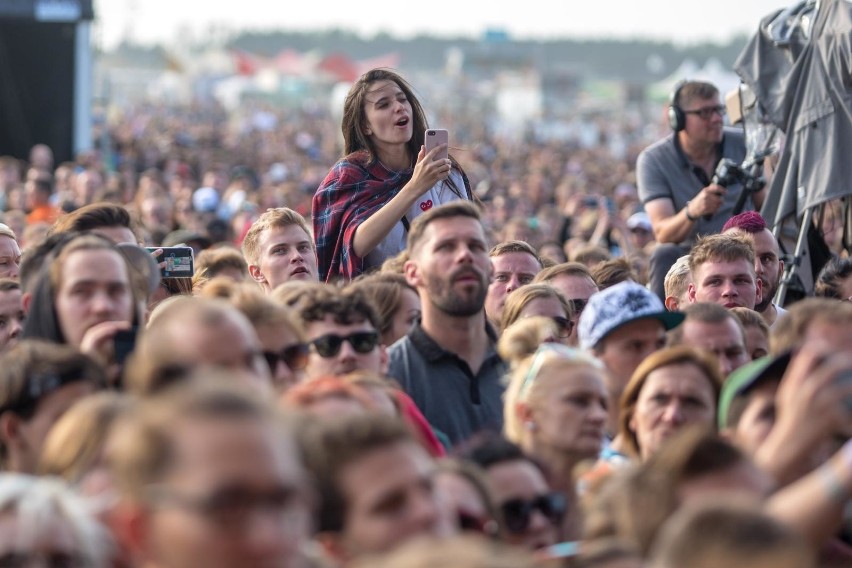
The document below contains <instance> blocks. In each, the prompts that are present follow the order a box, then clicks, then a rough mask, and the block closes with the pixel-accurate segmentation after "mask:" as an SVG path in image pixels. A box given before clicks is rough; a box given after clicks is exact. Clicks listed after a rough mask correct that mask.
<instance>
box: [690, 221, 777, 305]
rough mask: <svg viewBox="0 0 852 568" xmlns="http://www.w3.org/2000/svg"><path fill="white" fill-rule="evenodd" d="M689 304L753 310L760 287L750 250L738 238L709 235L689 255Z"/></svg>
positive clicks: (741, 238)
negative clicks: (707, 303)
mask: <svg viewBox="0 0 852 568" xmlns="http://www.w3.org/2000/svg"><path fill="white" fill-rule="evenodd" d="M689 270H690V272H691V274H692V282H691V283H690V284H689V288H688V294H689V302H690V303H692V304H694V303H696V302H710V303H713V304H720V305H722V306H724V307H725V308H736V307H742V308H748V309H750V310H753V309H754V306H755V304H757V303H759V302H760V301H761V300H762V299H763V296H762V294H761V293H762V290H763V284H762V283H761V281H760V279H758V278H757V274H756V273H755V271H754V248H753V247H752V244H751V241H750V240H749V239H748V237H744V236H742V235H732V234H724V235H709V236H706V237H703V238H701V239H699V240H698V242H697V243H695V246H694V247H692V250H691V251H690V253H689Z"/></svg>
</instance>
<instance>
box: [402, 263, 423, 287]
mask: <svg viewBox="0 0 852 568" xmlns="http://www.w3.org/2000/svg"><path fill="white" fill-rule="evenodd" d="M402 273H403V274H404V275H405V280H406V281H407V282H408V284H409V285H410V286H413V287H414V288H417V287H418V286H417V285H418V284H419V283H420V281H421V278H420V270H419V267H418V266H417V263H416V262H414V261H411V260H406V261H405V264H403V265H402Z"/></svg>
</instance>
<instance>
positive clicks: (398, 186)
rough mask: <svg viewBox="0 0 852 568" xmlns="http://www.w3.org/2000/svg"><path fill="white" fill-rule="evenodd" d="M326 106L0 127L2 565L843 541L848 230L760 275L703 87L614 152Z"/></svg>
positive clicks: (771, 259)
mask: <svg viewBox="0 0 852 568" xmlns="http://www.w3.org/2000/svg"><path fill="white" fill-rule="evenodd" d="M342 116H343V118H342V121H341V124H340V130H341V131H342V134H343V149H342V155H343V156H342V157H340V155H339V154H340V153H341V152H340V150H339V149H337V146H336V137H335V135H334V128H333V127H332V126H330V125H329V122H328V121H326V120H321V118H322V117H321V113H319V112H318V111H316V110H313V111H311V112H307V111H305V112H303V113H301V114H300V113H293V114H292V116H288V117H287V118H286V119H284V118H282V120H281V121H280V122H279V123H278V124H277V125H276V126H275V127H273V128H254V129H253V128H245V129H239V128H238V129H236V130H234V129H232V128H230V127H228V126H227V124H228V122H229V117H228V116H226V115H224V114H223V113H221V112H219V111H216V110H211V109H207V108H201V107H199V108H193V109H187V110H186V112H185V113H181V112H177V111H170V112H162V113H159V112H157V111H156V110H155V109H151V108H142V109H137V110H135V111H134V112H133V113H131V114H128V115H127V117H126V118H125V120H123V121H120V122H119V123H117V124H114V125H112V127H111V130H110V132H109V133H108V136H109V137H110V139H111V141H112V143H111V146H110V150H109V152H107V151H106V150H107V149H106V148H104V152H103V153H89V154H85V155H82V156H80V157H79V159H78V160H77V161H76V162H74V163H61V164H58V165H57V164H54V163H53V157H52V153H51V151H50V149H49V148H47V147H45V146H43V145H37V146H35V147H34V148H33V150H32V153H31V155H30V156H29V159H28V161H27V162H25V163H24V162H21V161H18V160H15V159H13V158H10V157H0V195H2V197H3V199H4V201H3V203H2V205H3V223H4V224H0V350H2V354H0V465H2V473H0V510H2V511H3V515H1V516H0V524H2V525H3V528H2V530H0V566H5V565H8V566H32V565H42V564H44V565H49V566H57V567H58V566H66V567H78V566H79V567H87V568H89V567H91V568H98V567H106V566H114V567H146V568H190V567H196V566H209V567H223V568H226V567H244V566H251V567H255V566H257V567H261V566H270V567H271V566H280V567H284V566H287V567H301V568H307V567H326V566H328V567H332V566H334V567H348V566H353V567H359V566H364V567H366V566H388V567H391V566H394V567H398V566H399V567H402V566H412V567H417V566H423V567H425V566H439V565H440V566H442V567H447V568H452V567H459V568H462V567H465V568H468V567H474V566H476V567H482V568H492V567H493V568H496V567H503V566H506V567H509V566H511V567H525V566H566V567H592V566H595V567H605V566H608V567H615V566H618V567H641V566H649V567H652V568H681V567H683V566H695V567H699V568H705V567H706V568H716V567H722V566H724V567H753V566H773V567H776V566H778V567H785V568H786V567H789V568H809V567H817V566H820V567H823V566H825V567H835V566H837V567H840V566H850V565H852V516H850V515H849V514H848V513H847V509H849V507H848V505H849V504H850V500H852V442H850V441H849V438H850V436H852V404H850V402H849V401H852V382H850V381H849V380H848V379H849V377H850V376H852V349H850V346H851V345H852V331H850V330H852V260H850V259H849V258H848V257H846V256H844V255H843V254H839V251H838V254H836V255H835V257H834V258H832V260H831V261H830V262H829V264H828V265H826V267H825V268H824V269H823V270H822V272H821V274H820V277H819V278H818V283H817V286H816V289H815V294H816V296H818V297H813V298H806V299H803V300H801V301H798V302H795V303H792V304H788V305H780V304H778V303H776V292H777V290H778V286H779V283H780V280H781V277H782V273H783V267H784V264H783V263H784V255H783V254H782V249H781V247H780V245H779V243H778V241H777V240H776V238H775V236H774V235H773V233H772V231H771V230H770V228H769V227H768V226H767V224H766V222H765V220H764V219H763V218H762V217H761V216H760V214H759V213H758V212H757V211H755V207H758V206H759V205H760V202H761V199H762V196H761V195H759V194H755V195H751V196H747V199H744V200H740V199H739V193H738V192H741V191H742V188H741V187H738V185H737V183H725V184H722V183H719V181H720V180H719V179H718V178H717V177H714V171H715V168H716V164H717V163H718V162H719V160H720V159H721V158H722V157H727V158H731V159H735V160H742V157H743V156H742V153H743V152H744V149H743V144H742V139H741V136H740V135H739V134H738V133H737V132H736V131H735V130H733V129H729V128H725V127H724V107H723V106H722V104H721V101H720V94H719V92H718V90H716V89H715V87H714V86H713V85H711V84H708V83H702V82H695V81H691V82H686V83H683V84H681V85H679V86H678V87H677V89H676V90H675V93H674V94H673V96H672V100H671V101H670V105H669V109H668V118H669V122H670V126H671V132H670V134H669V135H668V136H667V137H665V138H663V139H662V140H660V141H659V142H656V143H654V144H651V145H650V146H648V148H647V149H645V150H642V147H641V146H639V145H636V146H635V147H632V149H631V150H630V151H628V152H627V153H626V154H625V155H623V156H616V155H614V154H613V153H611V152H608V151H607V149H606V148H607V146H606V144H605V143H604V141H602V142H601V144H600V145H597V146H594V147H586V148H582V147H577V146H574V145H571V144H567V145H560V144H557V143H555V142H552V141H546V140H538V139H536V138H535V136H534V135H530V136H529V137H528V139H527V140H525V142H524V144H523V145H522V147H520V149H519V148H512V149H509V148H507V147H506V145H507V144H509V143H508V142H506V141H505V140H499V139H497V138H493V137H489V136H488V135H487V133H485V132H484V130H483V131H482V132H483V140H484V142H483V143H482V144H481V145H478V146H476V147H475V148H462V149H459V148H457V147H455V146H453V144H452V143H450V144H448V145H439V146H438V147H436V148H434V149H431V150H429V151H426V148H425V145H424V135H425V132H426V130H427V129H428V128H429V125H428V122H429V121H428V119H427V116H428V113H427V110H426V109H424V108H423V107H422V106H421V103H420V102H419V100H418V98H417V94H416V90H415V89H414V88H413V87H412V86H411V85H409V84H408V83H407V82H406V81H405V79H404V78H403V77H401V76H400V75H399V74H398V73H396V72H394V71H391V70H387V69H375V70H372V71H369V72H368V73H366V74H365V75H363V76H362V77H361V78H360V79H359V80H358V81H357V82H356V83H355V84H354V85H353V86H352V88H351V90H350V92H349V95H348V96H347V98H346V101H345V104H344V108H343V115H342ZM470 123H471V121H470V118H469V117H468V118H464V117H462V118H460V119H459V124H470ZM231 126H233V125H231ZM470 128H471V130H470V131H469V132H467V134H466V136H471V135H472V134H471V133H472V132H473V131H475V130H476V128H477V127H476V126H475V125H471V127H470ZM480 129H481V127H480ZM451 132H452V130H451ZM640 141H641V140H640V139H639V138H637V139H636V140H635V142H636V143H637V144H638V143H639V142H640ZM445 152H446V157H444V153H445ZM634 165H635V168H634ZM634 169H635V171H636V173H635V177H634V173H633V172H634ZM634 182H635V185H634ZM740 201H742V203H739V204H740V205H742V206H743V207H742V209H743V211H737V209H738V202H740ZM827 227H828V226H827V225H824V226H823V228H827ZM826 237H827V240H828V241H829V243H830V244H832V245H835V244H836V243H835V242H833V241H832V238H831V235H828V234H826ZM178 249H180V251H186V250H187V249H191V250H192V258H193V269H194V270H193V272H192V273H191V274H182V273H181V274H179V275H176V274H177V270H178V269H176V268H175V262H177V261H176V257H175V256H171V255H176V254H178ZM178 264H180V263H178ZM779 301H780V300H779Z"/></svg>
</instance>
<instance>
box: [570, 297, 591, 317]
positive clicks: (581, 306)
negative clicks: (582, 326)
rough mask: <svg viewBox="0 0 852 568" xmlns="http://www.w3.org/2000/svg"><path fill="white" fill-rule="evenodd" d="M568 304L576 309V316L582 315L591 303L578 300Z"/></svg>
mask: <svg viewBox="0 0 852 568" xmlns="http://www.w3.org/2000/svg"><path fill="white" fill-rule="evenodd" d="M568 303H569V304H570V305H571V307H572V308H573V309H574V314H575V315H576V314H579V313H582V311H583V309H584V308H585V307H586V304H588V303H589V301H588V300H580V299H577V300H568Z"/></svg>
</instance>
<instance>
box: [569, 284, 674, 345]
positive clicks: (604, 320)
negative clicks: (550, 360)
mask: <svg viewBox="0 0 852 568" xmlns="http://www.w3.org/2000/svg"><path fill="white" fill-rule="evenodd" d="M645 318H652V319H656V320H659V321H660V322H662V324H663V326H665V328H666V331H668V330H670V329H673V328H675V327H677V326H678V325H680V324H681V322H682V321H683V318H684V315H683V314H682V313H681V312H669V311H666V308H665V306H663V303H662V302H661V301H660V299H659V298H658V297H657V296H656V295H654V293H653V292H650V291H649V290H648V289H647V288H645V287H644V286H640V285H639V284H637V283H636V282H633V281H631V280H628V281H627V282H621V283H619V284H616V285H615V286H611V287H609V288H607V289H606V290H602V291H600V292H598V293H597V294H593V295H592V296H591V297H590V298H589V302H588V303H587V304H586V307H585V308H583V313H582V314H581V315H580V325H579V327H578V330H577V333H578V335H579V338H580V347H582V348H583V349H592V348H593V347H595V346H596V345H597V344H598V343H600V341H601V339H603V338H604V337H606V336H607V335H609V334H610V333H612V332H613V331H615V330H616V329H618V328H620V327H621V326H623V325H626V324H628V323H631V322H634V321H636V320H640V319H645Z"/></svg>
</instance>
